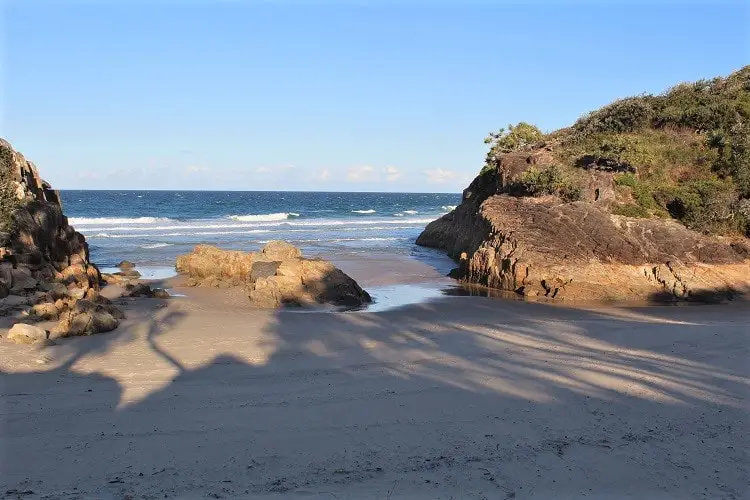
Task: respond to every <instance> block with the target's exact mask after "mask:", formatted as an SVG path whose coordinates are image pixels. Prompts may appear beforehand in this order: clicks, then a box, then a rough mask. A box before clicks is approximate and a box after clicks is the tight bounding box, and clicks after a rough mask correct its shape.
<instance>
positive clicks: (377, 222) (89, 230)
mask: <svg viewBox="0 0 750 500" xmlns="http://www.w3.org/2000/svg"><path fill="white" fill-rule="evenodd" d="M432 220H433V219H412V218H405V219H374V220H335V219H334V220H324V219H322V220H312V219H309V220H291V221H273V222H272V221H268V222H257V223H244V224H231V223H223V224H221V223H219V224H212V223H210V222H207V221H196V222H195V223H194V224H189V223H183V224H180V225H169V226H164V225H158V226H146V227H144V226H113V227H109V226H101V227H83V228H81V229H80V231H81V232H83V233H84V234H86V235H89V234H96V232H97V231H98V232H111V231H185V230H197V229H235V230H236V229H248V230H249V231H246V232H253V231H252V230H253V229H256V230H260V229H259V228H282V229H283V230H287V231H293V229H287V228H297V227H298V228H314V227H330V226H334V227H336V226H355V227H357V226H376V227H377V228H378V229H384V227H382V226H383V225H390V224H401V225H402V228H403V229H406V228H407V227H409V226H405V225H406V224H412V225H420V224H426V223H428V222H432ZM386 227H388V226H386ZM359 229H360V228H357V230H359ZM361 229H374V227H373V228H361ZM303 230H308V229H300V231H303Z"/></svg>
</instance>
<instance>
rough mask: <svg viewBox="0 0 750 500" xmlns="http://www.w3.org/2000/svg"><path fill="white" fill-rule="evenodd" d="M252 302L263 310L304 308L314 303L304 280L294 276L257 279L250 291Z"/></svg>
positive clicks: (249, 295) (249, 296)
mask: <svg viewBox="0 0 750 500" xmlns="http://www.w3.org/2000/svg"><path fill="white" fill-rule="evenodd" d="M248 298H249V299H250V302H251V303H252V304H253V305H254V306H256V307H261V308H275V307H281V306H290V305H291V306H302V305H305V304H311V303H314V301H313V300H311V299H310V298H309V296H308V295H307V294H306V292H305V289H304V287H303V286H302V280H301V279H300V278H299V277H294V276H270V277H264V278H259V279H257V280H256V281H255V282H254V283H253V284H252V286H251V287H250V289H249V290H248Z"/></svg>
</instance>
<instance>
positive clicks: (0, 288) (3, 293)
mask: <svg viewBox="0 0 750 500" xmlns="http://www.w3.org/2000/svg"><path fill="white" fill-rule="evenodd" d="M8 295H10V288H8V285H6V284H5V283H3V282H2V281H0V299H4V298H5V297H7V296H8Z"/></svg>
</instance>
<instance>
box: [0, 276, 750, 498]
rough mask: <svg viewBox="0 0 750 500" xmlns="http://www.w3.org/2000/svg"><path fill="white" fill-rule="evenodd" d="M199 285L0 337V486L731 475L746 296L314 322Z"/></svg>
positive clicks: (402, 485) (555, 484)
mask: <svg viewBox="0 0 750 500" xmlns="http://www.w3.org/2000/svg"><path fill="white" fill-rule="evenodd" d="M197 292H198V293H196V294H194V295H192V296H190V297H188V298H185V299H169V300H157V299H145V298H137V299H128V300H126V301H125V302H126V303H127V306H126V313H127V319H125V320H124V321H123V322H122V324H121V326H120V328H118V329H117V330H115V331H113V332H110V333H103V334H99V335H95V336H92V337H75V338H69V339H64V340H63V341H62V342H60V343H59V344H58V345H56V346H52V347H45V348H39V347H37V346H17V345H12V344H8V343H6V342H0V371H2V373H3V376H2V387H1V390H2V394H1V395H2V401H3V408H2V411H3V413H4V415H5V418H4V421H5V429H4V436H5V443H4V444H5V446H4V447H3V448H4V459H3V468H2V469H3V474H2V483H3V487H4V488H5V490H4V491H9V490H14V489H15V490H17V491H33V494H30V495H28V496H25V497H24V498H40V497H43V496H52V497H55V498H123V497H125V496H127V495H130V496H132V497H143V496H159V497H164V496H165V495H166V496H167V497H170V498H173V497H179V498H204V497H206V496H215V495H219V496H224V497H236V498H267V497H276V498H278V497H279V495H280V494H281V496H282V497H292V498H294V497H297V496H300V495H302V496H305V498H330V497H331V495H330V493H333V494H334V495H335V496H336V497H338V498H345V497H346V496H347V495H349V496H351V495H354V496H355V497H357V498H363V499H369V498H372V499H375V498H379V499H382V498H386V497H387V496H388V495H389V492H392V493H391V497H392V498H394V499H397V498H445V499H447V498H450V497H451V496H453V497H454V498H456V497H460V498H483V497H497V496H498V495H499V496H500V498H507V497H508V495H511V494H512V493H514V494H515V495H516V497H519V498H548V497H549V496H550V495H554V496H555V497H562V498H566V497H569V498H577V497H581V496H583V495H588V496H592V497H595V498H602V497H606V498H629V495H632V496H638V495H640V496H643V495H645V496H647V497H649V498H668V496H666V495H667V492H668V493H669V494H670V495H672V497H682V498H685V497H691V496H695V495H699V494H702V493H707V494H708V495H709V496H720V495H722V494H731V493H732V492H733V494H735V495H736V496H737V495H739V496H741V491H742V489H741V488H742V485H743V484H746V483H745V482H744V472H743V470H744V469H743V465H742V464H743V461H742V459H741V453H742V450H743V449H746V448H747V444H748V443H747V439H748V438H747V436H750V433H748V432H747V430H748V429H747V421H746V418H745V417H746V408H747V401H746V397H747V388H748V387H749V386H750V374H749V373H748V368H747V364H746V363H745V360H746V359H747V355H748V346H749V345H750V338H748V335H750V314H748V308H747V304H746V303H734V304H730V305H728V306H721V307H706V308H674V307H668V306H667V307H664V306H663V307H648V308H608V309H607V308H599V309H596V310H583V309H578V308H570V307H560V306H553V305H549V304H541V303H532V302H524V301H501V300H493V299H487V298H480V297H444V298H439V299H435V300H432V301H429V302H426V303H420V304H411V305H406V306H403V307H399V308H394V309H390V310H387V311H382V312H368V311H362V312H357V313H355V314H350V313H333V314H322V315H315V319H314V320H311V319H310V316H308V315H305V314H297V313H295V312H292V311H284V310H282V311H264V310H253V309H249V308H247V307H242V305H241V304H242V302H239V301H238V302H235V303H233V302H232V301H228V300H227V296H226V295H224V292H227V290H218V292H220V293H214V292H216V290H215V289H203V290H197ZM228 292H229V293H230V294H231V290H229V291H228ZM207 297H213V299H211V300H207ZM239 298H241V297H239ZM239 298H238V299H239ZM687 408H690V411H686V409H687ZM30 415H33V416H34V418H29V416H30ZM707 435H711V439H710V440H709V439H705V440H703V439H702V437H703V436H707ZM702 441H705V442H702ZM82 450H86V452H85V453H82V452H81V451H82ZM196 456H199V457H201V459H200V460H197V461H196V460H195V457H196ZM11 457H12V459H11ZM657 464H658V465H657ZM686 470H690V472H691V473H690V474H687V473H686ZM84 471H85V472H84ZM715 471H716V472H715ZM622 478H628V480H627V482H623V480H622ZM394 484H395V489H394ZM704 488H707V489H705V490H704ZM660 495H661V496H660Z"/></svg>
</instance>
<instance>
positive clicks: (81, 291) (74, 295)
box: [68, 287, 86, 300]
mask: <svg viewBox="0 0 750 500" xmlns="http://www.w3.org/2000/svg"><path fill="white" fill-rule="evenodd" d="M68 296H69V297H70V298H71V299H74V300H80V299H83V298H84V297H86V289H85V288H75V287H74V288H70V289H68Z"/></svg>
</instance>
